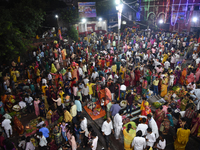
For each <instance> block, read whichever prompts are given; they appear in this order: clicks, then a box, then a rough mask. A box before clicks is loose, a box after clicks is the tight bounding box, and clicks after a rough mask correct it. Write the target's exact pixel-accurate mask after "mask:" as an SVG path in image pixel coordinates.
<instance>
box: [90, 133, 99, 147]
mask: <svg viewBox="0 0 200 150" xmlns="http://www.w3.org/2000/svg"><path fill="white" fill-rule="evenodd" d="M98 139H99V138H98V136H97V134H96V132H94V131H93V132H92V145H91V149H92V150H96V149H97V144H98Z"/></svg>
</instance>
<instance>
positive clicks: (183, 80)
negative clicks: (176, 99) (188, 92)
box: [179, 68, 187, 85]
mask: <svg viewBox="0 0 200 150" xmlns="http://www.w3.org/2000/svg"><path fill="white" fill-rule="evenodd" d="M186 76H187V70H186V68H184V69H183V71H182V73H181V77H180V81H179V82H180V84H181V85H184V84H185V79H186Z"/></svg>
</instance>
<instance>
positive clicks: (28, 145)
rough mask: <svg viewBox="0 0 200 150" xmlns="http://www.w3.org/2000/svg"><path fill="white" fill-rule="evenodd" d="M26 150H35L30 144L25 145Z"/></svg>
mask: <svg viewBox="0 0 200 150" xmlns="http://www.w3.org/2000/svg"><path fill="white" fill-rule="evenodd" d="M26 150H35V147H34V145H33V143H32V142H27V143H26Z"/></svg>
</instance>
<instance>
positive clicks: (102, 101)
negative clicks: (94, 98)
mask: <svg viewBox="0 0 200 150" xmlns="http://www.w3.org/2000/svg"><path fill="white" fill-rule="evenodd" d="M101 107H102V109H103V110H105V107H104V99H103V98H102V99H101Z"/></svg>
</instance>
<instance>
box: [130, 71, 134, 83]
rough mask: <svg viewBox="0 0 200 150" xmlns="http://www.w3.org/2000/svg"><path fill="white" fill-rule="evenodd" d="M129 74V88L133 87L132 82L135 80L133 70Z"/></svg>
mask: <svg viewBox="0 0 200 150" xmlns="http://www.w3.org/2000/svg"><path fill="white" fill-rule="evenodd" d="M130 74H131V83H130V86H131V87H133V85H134V80H135V73H134V69H132V70H131V72H130Z"/></svg>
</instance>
